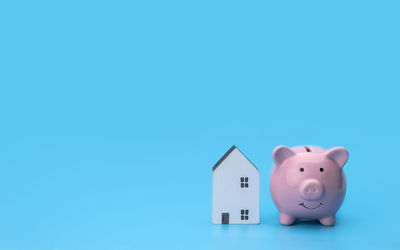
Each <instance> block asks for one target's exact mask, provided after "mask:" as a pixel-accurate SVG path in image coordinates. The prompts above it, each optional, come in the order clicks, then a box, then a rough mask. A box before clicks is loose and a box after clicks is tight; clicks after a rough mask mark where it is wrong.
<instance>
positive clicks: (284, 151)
mask: <svg viewBox="0 0 400 250" xmlns="http://www.w3.org/2000/svg"><path fill="white" fill-rule="evenodd" d="M295 154H296V153H295V152H293V151H292V150H291V149H290V148H288V147H285V146H278V147H276V148H275V149H274V151H273V152H272V158H273V159H274V162H275V166H277V167H279V166H281V165H282V163H283V162H284V161H286V160H287V159H289V158H290V157H292V156H294V155H295Z"/></svg>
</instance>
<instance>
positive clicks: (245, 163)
mask: <svg viewBox="0 0 400 250" xmlns="http://www.w3.org/2000/svg"><path fill="white" fill-rule="evenodd" d="M212 177H213V181H212V182H213V183H212V185H213V186H212V223H213V224H259V223H260V174H259V172H258V169H257V168H256V167H255V166H254V165H253V163H251V161H250V160H249V159H247V157H246V156H245V155H244V154H243V153H242V152H240V150H239V149H238V148H237V147H236V146H232V147H231V148H230V149H229V150H228V152H226V153H225V154H224V155H223V156H222V158H221V159H220V160H219V161H218V162H217V163H216V164H215V165H214V167H213V171H212Z"/></svg>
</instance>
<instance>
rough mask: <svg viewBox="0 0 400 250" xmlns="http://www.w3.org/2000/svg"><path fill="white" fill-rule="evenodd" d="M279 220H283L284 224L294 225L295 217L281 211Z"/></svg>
mask: <svg viewBox="0 0 400 250" xmlns="http://www.w3.org/2000/svg"><path fill="white" fill-rule="evenodd" d="M279 221H280V222H281V224H282V225H286V226H289V225H292V224H293V223H294V221H295V218H293V217H292V216H290V215H288V214H284V213H280V214H279Z"/></svg>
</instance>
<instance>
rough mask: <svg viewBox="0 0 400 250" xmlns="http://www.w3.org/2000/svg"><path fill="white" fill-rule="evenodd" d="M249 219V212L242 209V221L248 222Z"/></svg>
mask: <svg viewBox="0 0 400 250" xmlns="http://www.w3.org/2000/svg"><path fill="white" fill-rule="evenodd" d="M248 219H249V210H248V209H242V210H240V220H248Z"/></svg>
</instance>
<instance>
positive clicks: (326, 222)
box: [319, 215, 335, 226]
mask: <svg viewBox="0 0 400 250" xmlns="http://www.w3.org/2000/svg"><path fill="white" fill-rule="evenodd" d="M319 223H321V224H322V225H324V226H333V225H334V224H335V216H334V215H332V216H328V217H325V218H322V219H319Z"/></svg>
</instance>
